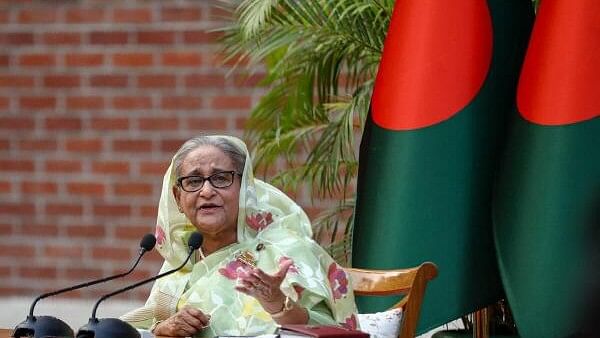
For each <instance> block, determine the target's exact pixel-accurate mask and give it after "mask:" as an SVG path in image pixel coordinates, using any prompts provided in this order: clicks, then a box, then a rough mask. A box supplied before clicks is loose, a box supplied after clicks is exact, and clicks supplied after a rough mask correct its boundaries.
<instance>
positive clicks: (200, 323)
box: [180, 306, 208, 331]
mask: <svg viewBox="0 0 600 338" xmlns="http://www.w3.org/2000/svg"><path fill="white" fill-rule="evenodd" d="M180 313H181V319H182V320H183V322H185V323H186V324H187V325H189V326H191V327H193V328H194V329H196V330H198V331H199V330H202V329H203V328H204V327H205V326H206V325H207V324H208V318H207V316H206V315H204V313H202V311H200V310H198V309H196V308H193V307H191V306H186V307H184V308H183V309H182V311H181V312H180Z"/></svg>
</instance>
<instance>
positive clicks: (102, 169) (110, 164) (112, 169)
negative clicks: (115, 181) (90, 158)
mask: <svg viewBox="0 0 600 338" xmlns="http://www.w3.org/2000/svg"><path fill="white" fill-rule="evenodd" d="M92 172H94V173H98V174H120V175H127V174H129V162H120V161H95V162H93V163H92Z"/></svg>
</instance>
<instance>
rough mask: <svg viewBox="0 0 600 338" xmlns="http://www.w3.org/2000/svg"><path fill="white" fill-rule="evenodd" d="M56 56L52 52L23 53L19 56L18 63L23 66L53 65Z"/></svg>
mask: <svg viewBox="0 0 600 338" xmlns="http://www.w3.org/2000/svg"><path fill="white" fill-rule="evenodd" d="M55 64H56V57H55V56H54V55H52V54H23V55H21V56H19V65H21V66H23V67H44V66H48V67H50V66H54V65H55Z"/></svg>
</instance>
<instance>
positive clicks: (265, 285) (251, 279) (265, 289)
mask: <svg viewBox="0 0 600 338" xmlns="http://www.w3.org/2000/svg"><path fill="white" fill-rule="evenodd" d="M293 264H294V262H293V261H292V260H291V259H286V260H283V261H282V262H281V263H279V271H277V272H276V273H275V274H273V275H269V274H267V273H265V272H264V271H262V270H261V269H258V268H254V269H252V268H249V269H247V270H245V272H244V273H241V274H239V275H238V276H239V279H238V281H239V285H237V286H236V287H235V289H236V290H238V291H240V292H242V293H245V294H247V295H249V296H252V297H254V298H256V300H258V302H259V303H260V305H262V307H263V309H265V311H267V312H269V313H276V312H279V311H281V310H282V309H283V306H284V303H285V294H284V293H283V292H282V291H281V288H280V286H281V282H282V281H283V279H284V278H285V276H286V274H287V272H288V270H289V268H290V266H292V265H293Z"/></svg>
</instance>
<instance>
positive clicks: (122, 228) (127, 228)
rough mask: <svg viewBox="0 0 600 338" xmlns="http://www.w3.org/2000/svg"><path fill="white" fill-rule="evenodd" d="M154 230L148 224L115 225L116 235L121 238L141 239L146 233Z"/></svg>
mask: <svg viewBox="0 0 600 338" xmlns="http://www.w3.org/2000/svg"><path fill="white" fill-rule="evenodd" d="M152 232H154V228H153V227H150V226H148V225H147V224H118V225H116V226H115V237H117V238H120V239H133V240H137V239H141V238H142V236H144V234H147V233H152Z"/></svg>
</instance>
